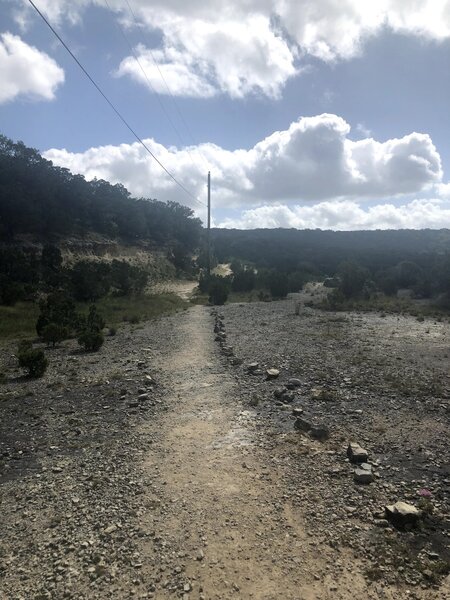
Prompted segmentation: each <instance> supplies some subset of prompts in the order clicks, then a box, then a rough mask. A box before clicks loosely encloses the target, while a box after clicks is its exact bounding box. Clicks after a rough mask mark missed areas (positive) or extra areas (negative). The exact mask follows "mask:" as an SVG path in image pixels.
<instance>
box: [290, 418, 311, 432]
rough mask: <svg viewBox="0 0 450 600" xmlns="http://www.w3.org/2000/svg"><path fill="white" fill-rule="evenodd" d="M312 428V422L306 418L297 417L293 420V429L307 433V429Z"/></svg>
mask: <svg viewBox="0 0 450 600" xmlns="http://www.w3.org/2000/svg"><path fill="white" fill-rule="evenodd" d="M311 428H312V424H311V423H310V422H309V421H307V420H306V419H303V418H302V417H298V418H297V419H296V420H295V423H294V429H297V431H304V432H305V433H307V432H308V431H310V430H311Z"/></svg>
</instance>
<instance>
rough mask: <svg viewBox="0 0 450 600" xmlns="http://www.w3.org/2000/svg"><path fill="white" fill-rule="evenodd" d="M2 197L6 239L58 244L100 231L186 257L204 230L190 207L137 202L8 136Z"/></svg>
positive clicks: (2, 145)
mask: <svg viewBox="0 0 450 600" xmlns="http://www.w3.org/2000/svg"><path fill="white" fill-rule="evenodd" d="M149 187H151V182H149ZM0 198H1V202H0V239H2V240H14V238H15V237H17V236H18V235H23V234H28V235H32V236H33V237H34V238H36V239H39V240H46V241H54V240H55V238H56V239H57V238H61V237H67V236H71V235H73V236H85V235H86V234H87V233H89V232H95V233H98V234H101V235H104V236H106V237H108V238H115V239H117V238H120V239H123V240H127V241H137V240H145V241H147V242H150V243H151V244H153V245H154V246H157V247H161V246H164V247H168V248H172V247H173V248H174V249H175V252H176V253H178V254H180V253H181V252H185V253H186V252H191V251H192V250H193V249H195V248H197V246H198V243H199V238H200V235H201V231H202V226H201V221H200V220H199V219H197V218H195V217H194V214H193V211H192V210H191V209H190V208H188V207H186V206H182V205H181V204H179V203H177V202H167V203H165V202H160V201H158V200H149V199H146V198H133V197H132V196H131V194H130V193H129V192H128V190H127V189H126V188H125V187H124V186H123V185H121V184H116V185H112V184H110V183H108V182H107V181H104V180H102V179H93V180H92V181H86V179H85V178H84V177H83V176H82V175H74V174H73V173H71V172H70V171H69V170H68V169H65V168H62V167H56V166H54V165H53V163H52V162H51V161H49V160H46V159H45V158H43V157H42V156H41V155H40V154H39V152H38V151H37V150H35V149H33V148H29V147H27V146H25V144H23V143H22V142H17V143H15V142H13V141H12V140H10V139H8V138H7V137H5V136H3V135H0Z"/></svg>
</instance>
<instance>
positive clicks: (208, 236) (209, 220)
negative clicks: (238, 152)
mask: <svg viewBox="0 0 450 600" xmlns="http://www.w3.org/2000/svg"><path fill="white" fill-rule="evenodd" d="M206 243H207V245H208V248H207V259H206V260H207V262H206V268H207V272H208V277H209V276H210V274H211V172H210V171H208V229H207V231H206Z"/></svg>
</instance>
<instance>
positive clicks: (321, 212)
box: [0, 0, 450, 230]
mask: <svg viewBox="0 0 450 600" xmlns="http://www.w3.org/2000/svg"><path fill="white" fill-rule="evenodd" d="M33 1H34V3H35V4H36V6H37V7H38V8H39V10H41V11H42V13H43V14H44V15H45V17H46V18H47V19H48V21H49V22H50V23H51V25H52V26H53V27H54V29H55V30H56V31H57V32H58V33H59V35H60V36H61V37H62V39H63V40H64V41H65V42H66V44H67V45H68V46H69V47H70V49H71V50H72V52H73V53H74V54H75V56H76V57H77V59H78V60H79V61H80V62H81V63H82V65H83V66H84V67H85V69H86V70H87V71H88V72H89V74H90V75H91V76H92V77H93V78H94V80H95V81H96V82H97V84H98V85H99V86H100V87H101V89H102V90H103V92H104V93H105V94H106V95H107V97H108V98H109V99H110V100H111V102H112V103H113V104H114V105H115V106H116V108H117V109H118V110H119V112H120V113H121V114H122V115H123V117H124V118H125V120H126V121H127V122H128V123H129V125H130V126H131V128H132V129H133V130H134V131H135V132H136V133H137V134H138V136H139V137H140V138H141V139H142V140H144V142H145V144H146V145H147V147H148V148H149V149H150V150H151V151H152V153H153V154H154V155H155V156H156V157H157V158H158V160H159V161H160V162H161V163H162V164H163V165H164V167H165V168H166V169H167V170H168V171H169V172H170V173H171V174H172V175H173V177H174V178H175V179H176V180H177V181H178V182H179V183H181V185H182V187H180V186H178V185H177V184H176V183H175V182H174V180H173V179H171V178H170V177H169V176H168V175H167V173H166V172H165V171H164V170H163V169H162V168H161V166H160V165H159V164H158V163H157V162H156V161H155V160H154V159H153V158H152V157H151V156H150V155H149V154H148V153H147V151H146V150H145V149H144V148H143V146H142V145H141V144H140V143H139V142H138V141H137V140H136V138H135V137H134V136H133V134H132V133H131V132H130V131H129V130H128V129H127V128H126V126H125V125H124V124H123V123H122V122H121V120H120V119H119V118H118V117H117V115H116V114H115V113H114V112H113V110H112V109H111V108H110V107H109V106H108V104H107V103H106V102H105V100H104V99H103V98H102V97H101V96H100V94H99V93H98V92H97V90H96V89H95V88H94V87H93V86H92V84H91V83H90V82H89V80H88V79H87V77H86V76H85V75H84V73H83V72H82V71H81V69H80V68H79V66H78V65H77V64H76V62H75V61H74V60H73V58H72V57H71V56H70V55H69V54H68V53H67V51H66V49H65V48H64V47H63V46H62V45H61V44H60V42H59V41H58V40H57V38H56V37H55V35H54V34H53V33H52V31H51V30H50V29H49V28H48V27H47V26H46V24H45V23H44V22H43V20H42V19H41V18H40V17H39V15H38V14H37V13H36V11H35V10H34V8H33V7H32V6H31V5H30V3H29V2H28V0H1V2H0V132H1V133H3V134H4V135H6V136H8V137H10V138H12V139H13V140H15V141H17V140H21V141H23V142H24V143H25V144H27V145H29V146H32V147H34V148H37V149H38V150H39V151H40V152H41V153H42V154H43V155H44V156H45V157H46V158H48V159H49V160H51V161H53V163H54V164H55V165H58V166H63V167H68V168H69V169H70V170H71V171H72V172H74V173H81V174H83V175H84V176H85V177H86V178H87V179H92V178H94V177H97V178H101V179H106V180H108V181H110V182H112V183H122V184H123V185H125V186H126V187H127V188H128V189H129V191H130V192H131V193H132V194H133V195H134V196H136V197H147V198H157V199H159V200H164V201H167V200H175V201H177V202H180V203H182V204H186V205H188V206H190V207H191V208H192V209H193V210H194V211H195V214H196V215H197V216H199V217H200V218H202V219H205V214H206V209H205V203H206V197H207V196H206V180H207V172H208V170H210V171H211V181H212V188H211V195H212V221H213V224H214V225H215V226H218V227H234V228H256V227H295V228H299V229H304V228H311V229H315V228H320V229H335V230H357V229H402V228H428V227H429V228H434V229H438V228H442V227H450V135H449V132H450V108H449V107H450V0H376V1H375V0H373V1H368V0H367V1H365V0H209V1H208V2H204V1H203V0H190V1H189V2H186V0H33ZM183 188H184V189H183ZM185 190H187V191H188V192H189V193H186V191H185ZM0 201H1V198H0Z"/></svg>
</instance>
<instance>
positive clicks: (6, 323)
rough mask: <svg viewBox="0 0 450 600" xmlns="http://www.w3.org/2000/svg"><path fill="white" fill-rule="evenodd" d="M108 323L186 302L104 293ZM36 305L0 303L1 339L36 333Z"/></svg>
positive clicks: (82, 306) (133, 319)
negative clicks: (3, 304) (116, 295)
mask: <svg viewBox="0 0 450 600" xmlns="http://www.w3.org/2000/svg"><path fill="white" fill-rule="evenodd" d="M90 304H91V303H86V304H84V303H83V304H78V305H77V310H79V311H80V312H82V313H87V312H88V310H89V306H90ZM96 304H97V307H98V309H99V311H100V312H101V313H102V315H103V317H104V319H105V321H106V325H107V326H111V325H118V324H120V323H123V322H125V321H129V322H131V323H139V322H140V321H147V320H149V319H154V318H156V317H159V316H160V315H167V314H170V313H173V312H176V311H178V310H182V309H184V308H186V307H187V306H188V303H187V302H185V301H184V300H182V299H181V298H180V297H179V296H177V295H176V294H172V293H164V294H152V295H143V296H137V297H136V296H123V297H114V296H107V297H105V298H101V299H100V300H99V301H98V302H97V303H96ZM38 315H39V306H38V305H37V304H36V303H34V302H19V303H17V304H16V305H15V306H0V339H11V338H22V337H32V338H33V337H36V328H35V325H36V320H37V318H38Z"/></svg>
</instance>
